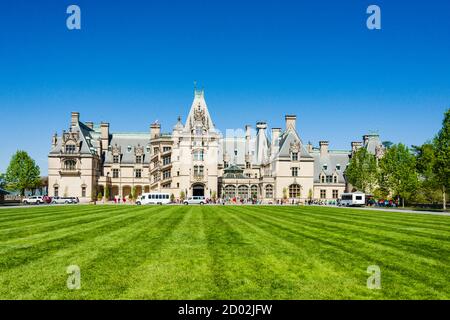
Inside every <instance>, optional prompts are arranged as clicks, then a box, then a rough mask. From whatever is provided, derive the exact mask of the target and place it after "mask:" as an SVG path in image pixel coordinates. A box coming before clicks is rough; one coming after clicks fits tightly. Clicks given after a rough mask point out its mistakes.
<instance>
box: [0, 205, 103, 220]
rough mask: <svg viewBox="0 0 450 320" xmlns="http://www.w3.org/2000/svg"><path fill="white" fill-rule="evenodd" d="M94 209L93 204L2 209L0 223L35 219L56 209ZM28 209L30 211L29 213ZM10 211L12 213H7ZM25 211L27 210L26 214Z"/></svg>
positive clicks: (51, 214) (63, 211)
mask: <svg viewBox="0 0 450 320" xmlns="http://www.w3.org/2000/svg"><path fill="white" fill-rule="evenodd" d="M102 207H103V206H98V208H102ZM92 210H94V207H93V206H87V205H80V206H74V205H70V206H69V205H67V206H64V205H61V206H59V205H58V206H41V207H31V208H17V209H1V210H0V224H1V223H4V222H14V221H17V222H18V221H22V220H23V221H26V220H34V219H40V218H42V217H45V216H53V215H54V211H59V212H60V213H61V214H64V213H66V212H67V213H75V212H77V213H80V214H82V213H89V212H90V211H92ZM28 211H30V213H29V214H28ZM8 212H10V214H7V213H8ZM25 212H27V213H26V214H25Z"/></svg>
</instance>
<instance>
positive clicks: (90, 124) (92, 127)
mask: <svg viewBox="0 0 450 320" xmlns="http://www.w3.org/2000/svg"><path fill="white" fill-rule="evenodd" d="M85 124H86V127H88V128H89V129H91V130H94V123H93V122H92V121H88V122H86V123H85Z"/></svg>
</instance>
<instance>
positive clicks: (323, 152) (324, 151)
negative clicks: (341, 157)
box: [319, 141, 329, 157]
mask: <svg viewBox="0 0 450 320" xmlns="http://www.w3.org/2000/svg"><path fill="white" fill-rule="evenodd" d="M328 145H329V142H328V141H320V142H319V146H320V156H321V157H323V156H327V155H328Z"/></svg>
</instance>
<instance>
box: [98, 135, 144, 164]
mask: <svg viewBox="0 0 450 320" xmlns="http://www.w3.org/2000/svg"><path fill="white" fill-rule="evenodd" d="M149 143H150V133H113V134H111V142H110V146H111V150H108V152H107V153H106V157H105V163H112V162H113V153H112V148H114V147H115V146H116V145H117V146H118V147H120V148H121V153H122V158H121V160H120V162H121V163H122V164H133V163H135V161H136V158H135V153H134V148H135V147H138V146H140V147H143V148H144V157H143V159H142V163H150V152H148V151H147V145H149ZM128 147H131V150H130V151H128V150H129V149H128Z"/></svg>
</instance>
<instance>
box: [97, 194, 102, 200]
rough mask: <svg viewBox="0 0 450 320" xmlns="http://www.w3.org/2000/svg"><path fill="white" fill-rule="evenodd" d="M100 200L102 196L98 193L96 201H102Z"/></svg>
mask: <svg viewBox="0 0 450 320" xmlns="http://www.w3.org/2000/svg"><path fill="white" fill-rule="evenodd" d="M102 199H103V195H102V193H101V192H99V193H98V194H97V200H98V201H102Z"/></svg>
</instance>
